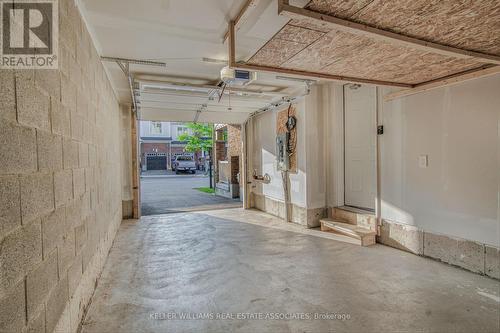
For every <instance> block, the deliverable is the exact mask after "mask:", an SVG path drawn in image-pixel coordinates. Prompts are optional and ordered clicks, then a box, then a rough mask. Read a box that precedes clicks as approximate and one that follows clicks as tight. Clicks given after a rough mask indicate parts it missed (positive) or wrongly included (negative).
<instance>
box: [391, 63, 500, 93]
mask: <svg viewBox="0 0 500 333" xmlns="http://www.w3.org/2000/svg"><path fill="white" fill-rule="evenodd" d="M498 73H500V66H495V65H484V66H483V67H481V68H476V69H472V70H468V71H465V72H462V73H457V74H453V75H450V76H447V77H443V78H440V79H436V80H432V81H429V82H425V83H420V84H417V85H415V86H414V87H413V88H410V89H403V90H399V91H395V92H393V93H389V94H387V95H385V96H384V101H386V102H388V101H392V100H394V99H397V98H400V97H405V96H410V95H414V94H417V93H421V92H425V91H428V90H432V89H436V88H441V87H446V86H450V85H453V84H457V83H461V82H465V81H468V80H472V79H477V78H479V77H485V76H490V75H494V74H498Z"/></svg>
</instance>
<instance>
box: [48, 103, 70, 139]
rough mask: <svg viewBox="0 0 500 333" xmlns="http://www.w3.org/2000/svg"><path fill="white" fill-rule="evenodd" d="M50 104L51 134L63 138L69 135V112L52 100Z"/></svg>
mask: <svg viewBox="0 0 500 333" xmlns="http://www.w3.org/2000/svg"><path fill="white" fill-rule="evenodd" d="M50 102H51V104H50V116H51V122H52V132H53V133H54V134H59V135H62V136H65V137H68V136H70V135H71V127H70V126H71V121H70V116H69V110H68V108H67V107H66V106H64V105H63V104H61V102H60V101H58V100H56V99H54V98H52V99H51V101H50Z"/></svg>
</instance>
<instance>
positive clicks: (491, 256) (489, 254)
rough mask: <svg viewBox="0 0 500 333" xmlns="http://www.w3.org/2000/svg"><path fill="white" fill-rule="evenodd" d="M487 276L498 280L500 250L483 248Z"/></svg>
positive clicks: (499, 277)
mask: <svg viewBox="0 0 500 333" xmlns="http://www.w3.org/2000/svg"><path fill="white" fill-rule="evenodd" d="M484 273H485V274H486V275H488V276H491V277H494V278H496V279H500V249H498V248H496V247H493V246H488V245H486V246H485V271H484Z"/></svg>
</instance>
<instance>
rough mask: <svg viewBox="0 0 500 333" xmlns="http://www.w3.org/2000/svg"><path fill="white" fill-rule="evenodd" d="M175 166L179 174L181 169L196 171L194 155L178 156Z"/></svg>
mask: <svg viewBox="0 0 500 333" xmlns="http://www.w3.org/2000/svg"><path fill="white" fill-rule="evenodd" d="M173 168H174V170H175V173H176V174H179V173H180V172H181V171H186V172H191V173H196V162H195V161H194V160H193V157H192V156H176V157H175V160H174V163H173Z"/></svg>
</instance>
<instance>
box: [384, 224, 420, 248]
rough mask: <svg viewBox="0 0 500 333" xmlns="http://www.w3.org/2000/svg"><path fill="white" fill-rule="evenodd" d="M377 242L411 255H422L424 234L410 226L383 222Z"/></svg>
mask: <svg viewBox="0 0 500 333" xmlns="http://www.w3.org/2000/svg"><path fill="white" fill-rule="evenodd" d="M377 242H379V243H382V244H384V245H387V246H390V247H394V248H396V249H400V250H403V251H407V252H411V253H413V254H418V255H423V254H424V232H423V230H420V229H418V228H417V227H414V226H411V225H405V224H399V223H394V222H389V221H385V220H384V221H382V226H381V228H380V236H379V237H377Z"/></svg>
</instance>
